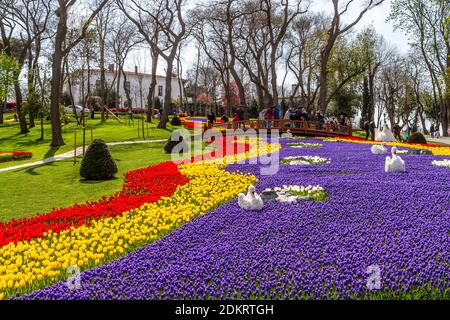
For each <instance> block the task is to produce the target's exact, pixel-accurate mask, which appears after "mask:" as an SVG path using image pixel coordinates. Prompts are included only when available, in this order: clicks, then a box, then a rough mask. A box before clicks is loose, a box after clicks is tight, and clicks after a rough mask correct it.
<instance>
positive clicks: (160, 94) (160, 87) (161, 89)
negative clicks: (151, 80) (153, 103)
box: [158, 86, 163, 97]
mask: <svg viewBox="0 0 450 320" xmlns="http://www.w3.org/2000/svg"><path fill="white" fill-rule="evenodd" d="M162 96H163V86H158V97H162Z"/></svg>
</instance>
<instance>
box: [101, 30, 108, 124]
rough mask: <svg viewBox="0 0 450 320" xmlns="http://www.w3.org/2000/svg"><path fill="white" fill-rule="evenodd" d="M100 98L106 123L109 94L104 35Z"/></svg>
mask: <svg viewBox="0 0 450 320" xmlns="http://www.w3.org/2000/svg"><path fill="white" fill-rule="evenodd" d="M99 62H100V63H99V64H100V90H101V93H100V96H101V97H102V106H103V107H102V116H101V121H102V122H103V121H105V119H104V118H105V107H106V108H108V106H107V105H105V102H106V101H107V100H108V94H109V92H108V91H107V90H106V74H105V73H106V71H105V40H104V35H102V36H101V37H100V61H99Z"/></svg>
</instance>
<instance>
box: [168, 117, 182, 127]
mask: <svg viewBox="0 0 450 320" xmlns="http://www.w3.org/2000/svg"><path fill="white" fill-rule="evenodd" d="M170 124H171V125H173V126H181V120H180V118H179V117H173V118H172V120H170Z"/></svg>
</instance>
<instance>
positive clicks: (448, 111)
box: [441, 42, 450, 137]
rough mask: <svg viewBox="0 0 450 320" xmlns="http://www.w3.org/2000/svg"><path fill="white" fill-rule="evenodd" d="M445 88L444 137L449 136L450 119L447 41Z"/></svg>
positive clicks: (449, 61) (449, 52)
mask: <svg viewBox="0 0 450 320" xmlns="http://www.w3.org/2000/svg"><path fill="white" fill-rule="evenodd" d="M445 88H446V95H445V104H446V106H445V114H444V116H443V117H442V118H443V119H441V121H442V122H441V124H442V131H443V132H442V134H443V136H444V137H448V122H449V120H450V47H449V46H448V42H447V70H446V73H445Z"/></svg>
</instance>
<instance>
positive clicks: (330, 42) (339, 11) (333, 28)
mask: <svg viewBox="0 0 450 320" xmlns="http://www.w3.org/2000/svg"><path fill="white" fill-rule="evenodd" d="M383 1H384V0H368V1H366V3H365V5H364V6H363V8H362V9H361V11H360V13H359V14H358V16H357V18H356V19H355V20H353V21H352V22H351V23H349V24H348V25H346V26H344V27H343V26H342V21H341V20H342V17H343V15H344V14H345V13H346V12H348V11H349V10H353V9H354V8H353V7H352V3H353V4H355V1H354V0H346V1H344V2H343V3H342V2H341V3H339V2H340V0H332V2H333V9H334V10H333V11H334V13H333V18H332V20H331V25H330V27H329V29H328V34H327V41H326V45H325V46H324V47H323V48H322V50H321V56H320V89H319V108H320V110H321V111H322V113H325V112H326V109H327V105H328V102H329V99H328V61H329V60H330V56H331V52H332V50H333V47H334V45H335V43H336V41H337V39H338V38H339V36H341V35H343V34H345V33H346V32H347V31H349V30H351V29H352V28H353V27H354V26H355V25H357V24H358V22H359V21H361V19H362V17H363V16H364V15H365V14H366V13H367V12H368V11H369V10H370V9H372V8H374V7H376V6H378V5H380V4H381V3H383Z"/></svg>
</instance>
